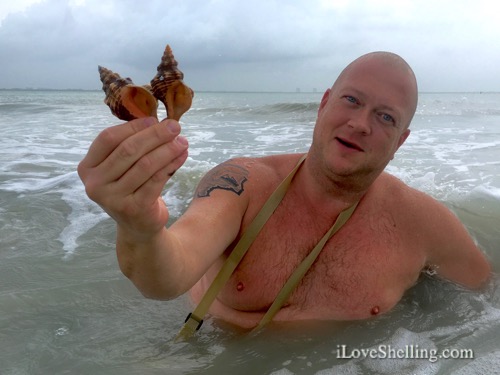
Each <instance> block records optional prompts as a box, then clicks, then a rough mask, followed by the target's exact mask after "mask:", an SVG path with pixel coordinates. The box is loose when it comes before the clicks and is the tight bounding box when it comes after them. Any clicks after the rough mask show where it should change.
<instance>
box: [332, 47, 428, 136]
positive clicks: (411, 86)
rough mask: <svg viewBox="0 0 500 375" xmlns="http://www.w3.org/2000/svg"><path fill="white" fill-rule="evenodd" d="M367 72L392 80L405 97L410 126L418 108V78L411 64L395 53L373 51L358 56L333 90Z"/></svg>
mask: <svg viewBox="0 0 500 375" xmlns="http://www.w3.org/2000/svg"><path fill="white" fill-rule="evenodd" d="M367 72H369V73H370V74H371V75H373V76H376V77H377V78H378V79H380V80H382V81H385V82H391V83H392V84H393V87H394V90H395V91H397V92H398V94H400V95H402V96H403V97H404V98H405V101H406V102H407V110H408V123H407V124H406V126H407V127H408V126H409V125H410V122H411V119H412V118H413V115H414V114H415V111H416V109H417V101H418V87H417V80H416V78H415V74H414V73H413V70H412V69H411V67H410V65H408V63H407V62H406V61H405V60H404V59H403V58H402V57H400V56H399V55H396V54H395V53H391V52H371V53H368V54H366V55H363V56H361V57H359V58H357V59H356V60H354V61H353V62H351V63H350V64H349V65H348V66H347V67H346V68H345V69H344V70H343V71H342V72H341V73H340V75H339V77H338V78H337V80H336V81H335V83H334V84H333V86H332V92H333V91H335V90H336V89H337V88H338V87H340V86H341V85H342V84H345V82H346V80H349V79H351V78H352V77H353V76H355V75H357V74H360V73H367Z"/></svg>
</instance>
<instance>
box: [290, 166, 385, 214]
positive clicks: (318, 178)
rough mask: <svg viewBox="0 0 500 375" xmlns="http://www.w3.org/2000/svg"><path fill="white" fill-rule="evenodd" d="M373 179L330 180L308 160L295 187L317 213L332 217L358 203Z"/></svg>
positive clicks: (298, 175) (329, 177) (344, 178)
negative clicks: (326, 213)
mask: <svg viewBox="0 0 500 375" xmlns="http://www.w3.org/2000/svg"><path fill="white" fill-rule="evenodd" d="M375 179H376V177H374V178H370V179H367V178H363V179H362V178H358V177H355V176H353V177H339V178H332V177H331V176H328V175H327V174H326V173H324V172H320V171H316V170H315V168H314V167H313V166H312V163H311V162H310V161H309V162H308V159H306V160H305V162H304V165H303V166H302V168H301V169H300V170H299V171H298V173H297V176H296V184H297V185H296V186H297V188H299V189H300V190H301V192H303V194H304V199H306V200H307V201H308V204H309V205H311V206H312V207H314V208H315V209H317V210H318V212H329V213H331V214H332V215H333V216H336V215H338V214H339V213H340V212H341V211H343V210H345V209H346V208H348V207H350V206H352V205H353V204H354V203H356V202H358V201H359V200H360V199H361V198H362V197H363V196H364V195H365V194H366V193H367V191H368V190H369V189H370V186H371V185H372V183H373V181H374V180H375Z"/></svg>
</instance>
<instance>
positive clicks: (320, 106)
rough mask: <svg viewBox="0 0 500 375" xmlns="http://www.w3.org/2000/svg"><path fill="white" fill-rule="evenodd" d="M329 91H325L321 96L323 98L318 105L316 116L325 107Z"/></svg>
mask: <svg viewBox="0 0 500 375" xmlns="http://www.w3.org/2000/svg"><path fill="white" fill-rule="evenodd" d="M330 91H331V89H327V90H326V91H325V93H324V94H323V98H321V102H320V103H319V109H318V114H319V113H320V112H321V110H322V109H323V108H324V107H325V105H326V103H328V99H330Z"/></svg>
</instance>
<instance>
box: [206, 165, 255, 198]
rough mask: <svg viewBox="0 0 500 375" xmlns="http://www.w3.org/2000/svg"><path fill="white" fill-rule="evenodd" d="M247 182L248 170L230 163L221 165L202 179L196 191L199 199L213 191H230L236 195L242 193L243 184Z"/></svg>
mask: <svg viewBox="0 0 500 375" xmlns="http://www.w3.org/2000/svg"><path fill="white" fill-rule="evenodd" d="M247 180H248V170H247V169H245V168H243V167H241V166H239V165H236V164H231V163H224V164H221V165H219V166H217V167H215V168H214V169H212V170H211V171H210V172H208V173H207V174H206V175H205V177H203V178H202V179H201V181H200V184H199V185H198V188H197V189H196V196H197V197H199V198H202V197H208V196H210V193H211V192H212V191H213V190H215V189H222V190H228V191H232V192H233V193H236V194H237V195H241V193H243V191H244V188H243V184H244V183H245V182H246V181H247Z"/></svg>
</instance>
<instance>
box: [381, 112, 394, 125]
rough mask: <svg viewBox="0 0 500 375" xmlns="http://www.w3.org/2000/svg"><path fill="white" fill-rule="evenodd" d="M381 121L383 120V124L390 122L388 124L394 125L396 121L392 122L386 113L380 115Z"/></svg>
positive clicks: (391, 118) (392, 118) (392, 119)
mask: <svg viewBox="0 0 500 375" xmlns="http://www.w3.org/2000/svg"><path fill="white" fill-rule="evenodd" d="M382 120H384V121H385V122H390V123H393V124H394V123H396V121H395V120H394V117H392V116H391V115H388V114H387V113H383V114H382Z"/></svg>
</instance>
